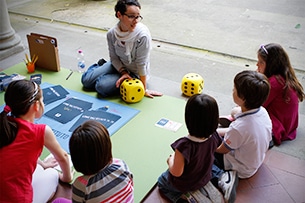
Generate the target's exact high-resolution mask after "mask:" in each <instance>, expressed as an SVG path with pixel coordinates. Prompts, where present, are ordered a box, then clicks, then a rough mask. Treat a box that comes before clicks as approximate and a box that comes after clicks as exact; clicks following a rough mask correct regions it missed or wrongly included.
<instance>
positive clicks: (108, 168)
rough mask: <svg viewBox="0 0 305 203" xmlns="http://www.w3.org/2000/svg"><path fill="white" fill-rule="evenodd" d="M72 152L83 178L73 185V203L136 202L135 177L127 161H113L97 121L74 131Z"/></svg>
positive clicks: (58, 202) (62, 202) (57, 201)
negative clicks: (134, 199) (134, 191)
mask: <svg viewBox="0 0 305 203" xmlns="http://www.w3.org/2000/svg"><path fill="white" fill-rule="evenodd" d="M69 149H70V154H71V159H72V163H73V166H74V168H75V170H76V171H78V172H81V173H82V174H83V175H82V176H80V177H78V178H76V180H75V181H74V183H73V185H72V200H73V202H87V203H90V202H122V203H132V202H133V177H132V173H131V172H130V171H129V168H128V166H127V165H126V163H125V162H124V161H122V160H120V159H115V158H113V157H112V151H111V140H110V136H109V133H108V130H107V128H106V127H105V126H103V125H102V124H101V123H99V122H97V121H94V120H88V121H86V122H84V123H83V124H82V125H80V126H79V127H77V128H76V129H75V130H74V131H73V133H72V136H71V138H70V141H69ZM69 202H70V203H71V200H67V199H64V198H57V199H55V200H54V201H53V203H69Z"/></svg>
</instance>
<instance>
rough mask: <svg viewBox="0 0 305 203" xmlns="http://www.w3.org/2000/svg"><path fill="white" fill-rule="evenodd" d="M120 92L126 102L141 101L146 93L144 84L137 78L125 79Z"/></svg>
mask: <svg viewBox="0 0 305 203" xmlns="http://www.w3.org/2000/svg"><path fill="white" fill-rule="evenodd" d="M120 94H121V97H122V99H123V100H124V101H125V102H128V103H136V102H139V101H141V100H142V99H143V97H144V95H145V90H144V85H143V83H142V82H141V80H139V79H137V78H133V79H125V80H124V81H123V82H122V84H121V86H120Z"/></svg>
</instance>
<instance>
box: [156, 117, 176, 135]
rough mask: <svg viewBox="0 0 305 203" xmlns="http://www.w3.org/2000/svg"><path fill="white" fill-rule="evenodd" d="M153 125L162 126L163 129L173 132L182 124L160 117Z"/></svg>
mask: <svg viewBox="0 0 305 203" xmlns="http://www.w3.org/2000/svg"><path fill="white" fill-rule="evenodd" d="M155 125H156V126H158V127H160V128H164V129H167V130H171V131H174V132H176V131H177V130H178V129H179V128H180V127H181V126H182V124H181V123H178V122H176V121H172V120H169V119H167V118H161V119H160V120H158V121H157V122H156V123H155Z"/></svg>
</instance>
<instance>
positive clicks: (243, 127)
mask: <svg viewBox="0 0 305 203" xmlns="http://www.w3.org/2000/svg"><path fill="white" fill-rule="evenodd" d="M271 130H272V123H271V120H270V117H269V115H268V112H267V111H266V109H265V108H264V107H260V108H257V109H252V110H250V111H247V112H243V113H240V114H237V115H236V120H235V121H234V122H232V123H231V125H230V126H229V130H228V132H227V133H226V134H225V136H224V144H225V145H226V147H228V148H229V149H231V151H230V152H229V153H227V154H224V165H225V169H226V170H236V171H237V172H238V176H239V178H249V177H251V176H253V175H254V174H255V173H256V171H257V170H258V168H259V167H260V166H261V164H262V163H263V161H264V158H265V155H266V152H267V150H268V147H269V142H270V141H271V139H272V135H271Z"/></svg>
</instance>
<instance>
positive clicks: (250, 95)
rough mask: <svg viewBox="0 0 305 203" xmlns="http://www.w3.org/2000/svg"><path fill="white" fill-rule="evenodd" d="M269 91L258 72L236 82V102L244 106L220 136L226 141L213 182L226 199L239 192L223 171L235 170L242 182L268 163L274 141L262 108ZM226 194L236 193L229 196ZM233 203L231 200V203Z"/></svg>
mask: <svg viewBox="0 0 305 203" xmlns="http://www.w3.org/2000/svg"><path fill="white" fill-rule="evenodd" d="M269 91H270V85H269V82H268V79H267V78H266V76H264V75H263V74H261V73H258V72H256V71H250V70H245V71H242V72H240V73H238V74H237V75H236V76H235V78H234V89H233V100H234V102H235V103H236V104H237V105H238V106H240V108H241V112H240V113H237V114H236V115H235V120H234V121H233V122H232V123H231V124H230V126H229V128H227V131H226V132H225V134H224V135H221V134H220V135H221V136H224V139H223V142H222V144H221V145H220V146H219V147H218V148H217V150H216V152H217V153H215V157H216V159H215V165H214V166H213V178H212V180H211V181H212V182H213V184H214V185H219V186H220V188H223V190H224V193H225V194H224V195H225V199H227V197H228V196H232V192H233V193H234V192H235V188H234V187H233V188H231V185H228V184H226V180H227V179H228V180H229V179H230V175H231V174H228V173H223V170H234V171H237V172H238V176H239V178H249V177H251V176H253V175H254V174H255V173H256V171H257V170H258V168H259V167H260V166H261V165H262V163H263V161H264V158H265V155H266V152H267V150H268V147H269V142H270V140H271V139H272V138H271V129H272V123H271V120H270V117H269V115H268V112H267V111H266V109H265V108H264V107H262V104H263V103H264V102H265V101H266V99H267V97H268V94H269ZM219 180H220V182H218V181H219ZM228 188H229V189H228ZM225 191H232V192H231V193H230V194H228V193H226V192H225ZM233 201H234V200H233V199H230V198H229V202H233Z"/></svg>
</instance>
